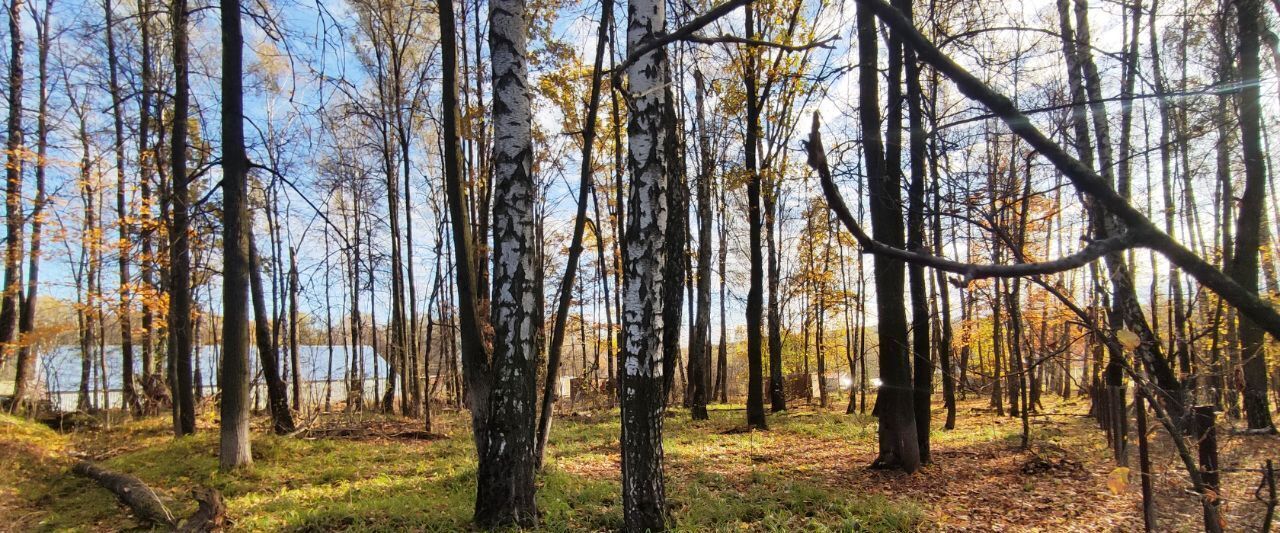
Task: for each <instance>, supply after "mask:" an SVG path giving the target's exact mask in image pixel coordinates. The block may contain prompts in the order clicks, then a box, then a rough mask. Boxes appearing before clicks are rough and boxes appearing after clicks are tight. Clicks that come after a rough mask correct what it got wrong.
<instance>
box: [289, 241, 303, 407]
mask: <svg viewBox="0 0 1280 533" xmlns="http://www.w3.org/2000/svg"><path fill="white" fill-rule="evenodd" d="M288 276H289V369H290V373H291V374H293V410H294V411H297V412H299V413H302V400H303V398H302V379H303V376H302V360H301V357H300V355H301V354H300V353H299V349H298V260H297V257H296V256H295V253H294V249H293V247H292V246H290V247H289V273H288Z"/></svg>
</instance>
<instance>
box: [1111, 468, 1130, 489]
mask: <svg viewBox="0 0 1280 533" xmlns="http://www.w3.org/2000/svg"><path fill="white" fill-rule="evenodd" d="M1128 488H1129V469H1128V468H1127V467H1123V466H1121V467H1118V468H1116V469H1115V470H1112V471H1111V474H1109V475H1108V476H1107V489H1109V490H1111V493H1112V494H1115V495H1119V494H1120V493H1122V492H1124V491H1125V490H1126V489H1128Z"/></svg>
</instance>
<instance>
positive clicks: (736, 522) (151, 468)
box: [0, 410, 923, 531]
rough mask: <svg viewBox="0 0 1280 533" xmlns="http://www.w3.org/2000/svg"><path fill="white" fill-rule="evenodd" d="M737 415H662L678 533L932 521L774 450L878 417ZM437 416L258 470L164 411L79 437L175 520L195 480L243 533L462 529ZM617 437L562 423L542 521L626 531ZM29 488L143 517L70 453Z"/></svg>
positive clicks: (611, 429)
mask: <svg viewBox="0 0 1280 533" xmlns="http://www.w3.org/2000/svg"><path fill="white" fill-rule="evenodd" d="M741 416H742V413H741V411H730V410H715V411H713V412H712V417H713V418H712V420H710V421H703V422H692V421H690V420H689V419H688V416H687V413H685V412H676V413H673V415H672V416H670V417H668V418H667V419H666V421H665V422H666V432H665V433H666V438H665V446H664V448H665V451H666V458H667V495H668V505H669V508H670V511H671V516H672V518H673V519H674V522H675V524H676V525H677V528H678V529H680V530H686V531H729V530H743V529H746V530H755V531H794V530H811V531H909V530H913V529H915V528H917V527H918V526H919V524H920V523H921V520H922V516H923V511H922V509H921V506H920V505H919V504H918V503H916V502H913V501H909V500H891V499H888V498H885V497H882V496H875V495H862V494H853V493H849V492H848V491H843V490H840V489H839V488H838V487H832V486H829V485H827V484H826V483H825V482H824V481H823V479H824V477H831V476H830V475H829V474H828V473H827V472H825V468H826V466H825V465H822V464H810V463H807V462H805V461H804V459H803V458H802V457H801V458H787V457H777V455H778V453H779V450H785V449H787V448H789V447H794V446H796V445H797V443H802V444H803V443H808V444H813V445H818V446H820V445H821V444H822V443H823V442H848V441H851V440H854V441H860V442H865V443H866V444H867V445H868V446H873V445H874V429H875V426H874V419H871V418H869V417H862V416H854V417H849V416H845V415H839V414H834V413H830V414H828V413H814V412H799V413H793V414H781V415H775V416H772V417H771V418H770V424H771V430H770V431H767V432H742V431H740V426H741V425H742V424H741V421H740V419H741ZM441 418H442V419H443V424H441V425H442V426H444V427H451V428H452V429H451V430H450V432H449V435H448V436H447V437H446V438H442V439H437V440H432V441H404V440H386V439H383V440H344V439H316V440H306V439H297V438H284V437H276V436H272V435H266V434H261V433H254V439H253V457H254V465H253V467H252V468H251V469H249V470H245V471H240V472H235V473H230V474H223V473H219V472H218V470H217V466H218V464H217V457H216V455H215V450H216V448H217V446H216V445H217V432H216V430H214V429H213V428H202V431H201V432H199V433H197V434H196V435H195V436H191V437H185V438H182V439H176V440H175V439H173V438H172V437H171V436H169V434H168V432H167V428H166V426H165V424H164V421H163V420H158V419H157V420H147V421H141V422H134V423H128V424H125V425H123V426H119V427H116V428H113V429H111V430H106V431H98V432H92V433H85V434H82V435H75V436H74V439H75V440H77V442H79V443H80V444H81V446H83V447H102V446H107V447H112V448H119V449H120V450H121V451H120V453H118V454H116V455H114V456H113V457H111V458H109V459H106V460H104V461H102V462H103V464H104V466H106V467H108V468H111V469H116V470H121V471H125V472H129V473H132V474H134V475H137V476H138V477H140V478H142V479H143V480H144V481H146V482H147V483H149V484H150V485H152V487H153V488H155V489H156V490H157V491H158V492H160V493H161V496H162V497H163V498H165V499H166V500H167V501H168V502H170V504H171V507H172V509H173V511H174V512H175V514H177V515H179V516H185V515H187V514H189V513H190V512H191V511H193V508H192V506H191V504H190V503H189V502H190V501H191V498H190V497H189V491H190V489H191V488H194V487H196V486H200V485H203V486H209V487H213V488H216V489H218V490H219V491H221V492H222V494H223V496H224V498H225V500H226V503H227V505H228V508H229V515H230V517H231V519H232V520H233V521H234V524H233V529H235V530H245V531H268V530H270V531H333V530H359V531H392V530H405V529H412V530H427V531H454V530H458V529H466V528H469V527H471V526H470V521H471V511H472V504H473V500H472V498H473V495H474V491H475V481H474V478H475V470H476V467H475V459H474V458H473V455H474V451H473V449H472V445H471V439H470V435H469V433H468V430H467V429H466V425H465V424H466V422H465V420H464V418H463V417H462V416H461V415H459V414H457V413H452V414H445V415H442V416H441ZM0 423H5V424H7V423H8V422H7V420H6V419H0ZM3 427H4V428H5V429H6V431H5V432H3V433H0V442H7V441H11V440H16V439H15V437H14V435H16V434H17V432H15V431H8V426H7V425H6V426H3ZM23 427H24V428H25V427H26V426H23ZM24 431H28V430H25V429H24ZM29 431H30V432H35V433H36V435H37V436H36V437H33V438H34V439H35V440H36V442H38V443H40V444H37V445H35V446H36V448H41V447H43V446H48V449H50V450H55V449H57V450H61V449H62V448H61V447H64V446H66V441H67V439H66V438H65V437H63V436H61V435H58V434H56V433H53V432H48V431H47V430H45V431H38V430H37V429H30V430H29ZM18 438H25V437H18ZM617 438H618V418H617V412H616V411H614V412H611V413H600V414H597V415H592V416H590V417H566V418H563V419H561V420H557V422H556V424H555V426H554V427H553V434H552V442H551V447H550V448H549V456H548V458H547V463H546V467H545V468H544V471H543V472H542V473H541V474H540V476H539V489H538V507H539V510H540V512H541V525H540V528H541V529H543V530H546V531H582V530H616V529H617V528H619V527H620V526H621V523H622V510H621V501H620V499H621V496H620V489H619V487H620V484H619V480H618V472H619V470H618V466H617V461H618V455H617V452H618V450H617V446H618V445H617ZM815 443H816V444H815ZM86 451H89V450H86ZM50 453H52V454H60V453H62V452H61V451H51V452H50ZM793 459H795V460H793ZM18 492H19V494H20V497H21V498H22V500H23V501H24V502H25V505H26V506H27V507H28V508H29V509H34V510H35V511H32V512H33V513H34V514H35V515H37V516H38V519H39V521H38V524H39V527H38V529H44V530H102V529H128V528H133V527H137V526H138V524H135V523H132V522H130V521H128V520H127V519H126V518H125V517H126V513H124V512H123V511H122V509H121V508H119V506H118V505H117V504H116V503H115V502H114V500H113V498H112V496H111V495H110V494H109V493H107V492H106V491H105V490H102V489H99V488H97V487H95V486H94V485H93V484H91V483H90V482H88V481H85V480H82V479H78V478H75V477H73V476H71V475H69V474H67V473H66V471H65V464H62V465H59V466H56V467H53V468H52V470H48V471H46V472H45V473H44V475H43V477H42V478H40V479H29V480H28V481H26V482H23V488H21V489H20V490H19V491H18Z"/></svg>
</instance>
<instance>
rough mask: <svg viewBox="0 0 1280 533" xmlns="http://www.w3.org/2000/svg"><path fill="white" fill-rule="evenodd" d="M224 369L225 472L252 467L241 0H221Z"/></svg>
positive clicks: (220, 459)
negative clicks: (250, 465)
mask: <svg viewBox="0 0 1280 533" xmlns="http://www.w3.org/2000/svg"><path fill="white" fill-rule="evenodd" d="M221 11H222V73H223V76H222V277H223V282H222V343H223V344H222V368H221V369H220V370H219V372H218V385H219V388H220V389H221V390H222V401H221V402H220V405H219V410H220V413H219V414H220V415H221V418H222V426H221V428H220V430H219V439H220V440H219V442H220V445H219V447H218V463H219V465H220V466H221V468H222V470H223V471H227V470H233V469H235V468H239V467H242V466H247V465H249V464H252V463H253V454H252V453H251V452H250V444H249V312H248V311H249V305H248V304H249V302H248V301H247V299H248V298H247V297H248V292H249V269H250V268H252V267H253V264H252V263H251V262H250V259H249V250H248V235H249V233H251V232H252V231H253V228H251V227H249V225H248V223H249V222H250V218H249V206H248V203H249V180H248V170H249V157H248V155H246V154H245V147H244V88H243V86H242V85H241V84H242V83H243V77H242V73H243V71H244V63H243V59H242V57H243V53H244V52H243V48H244V36H243V34H242V33H241V30H240V0H222V2H221Z"/></svg>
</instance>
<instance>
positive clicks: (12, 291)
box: [0, 0, 87, 362]
mask: <svg viewBox="0 0 1280 533" xmlns="http://www.w3.org/2000/svg"><path fill="white" fill-rule="evenodd" d="M22 5H23V0H11V1H10V2H9V123H8V132H7V138H6V141H5V157H6V163H5V202H4V205H5V254H4V287H3V295H2V296H0V360H4V361H6V362H7V361H8V359H9V357H11V356H12V355H13V345H14V342H13V341H14V340H15V339H14V332H15V331H16V330H17V326H18V304H19V300H20V299H21V297H22V294H21V293H22V220H23V215H22V166H23V165H22V151H23V150H24V146H23V130H22V109H23V108H22V85H23V82H24V79H23V76H24V72H23V67H22V63H23V61H22V60H23V48H25V46H24V45H25V43H24V40H23V36H22ZM86 142H87V141H86Z"/></svg>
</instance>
